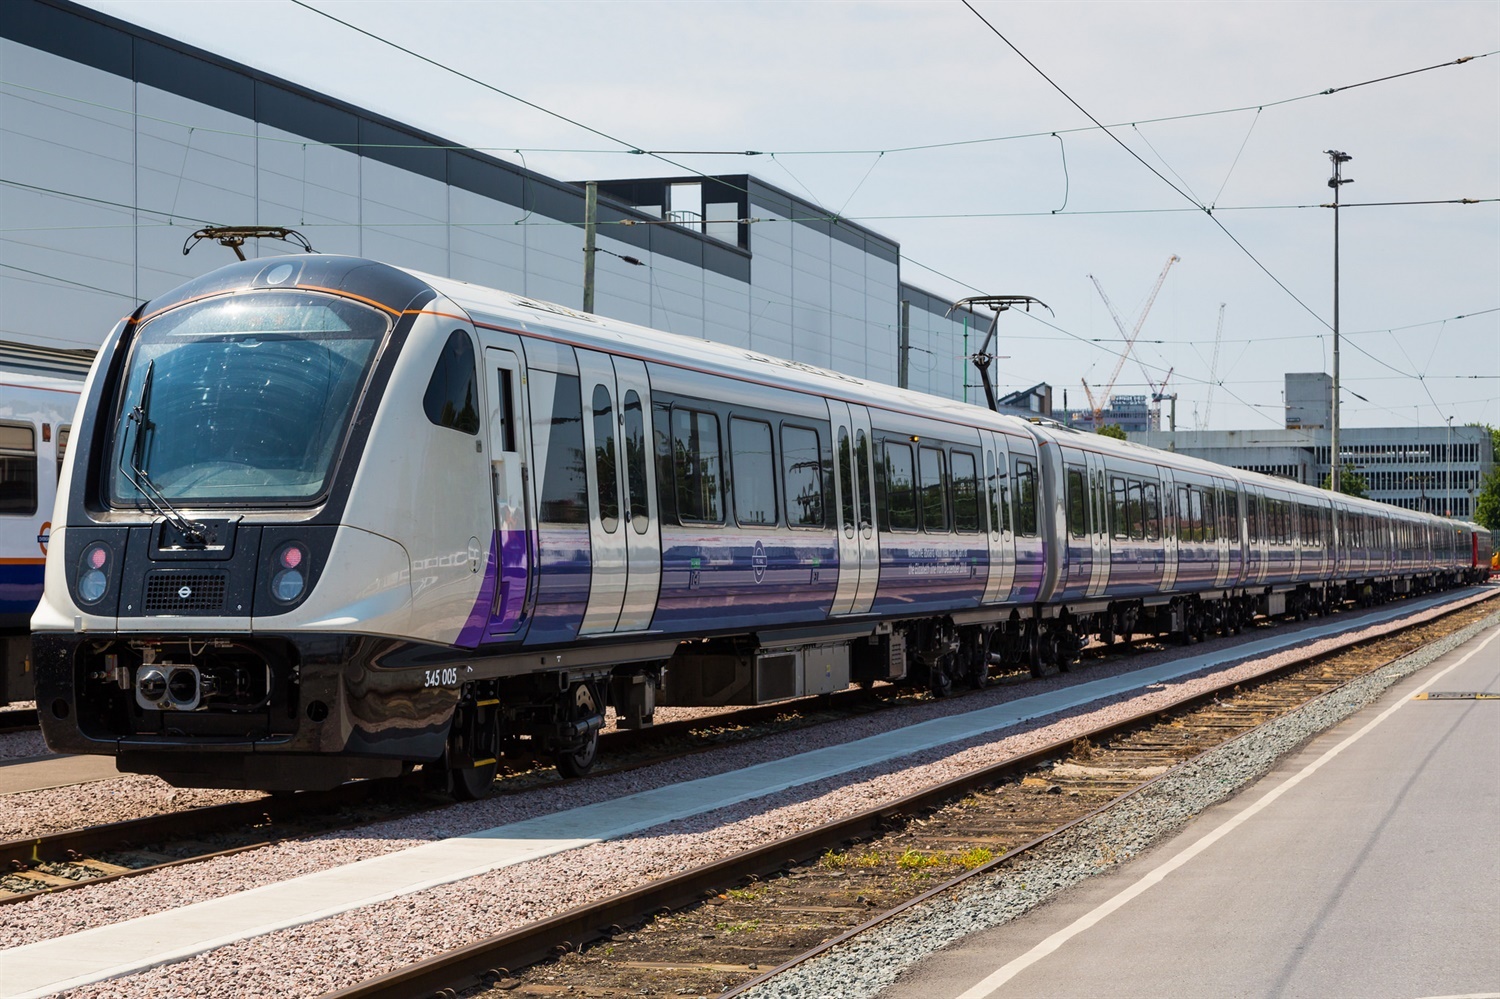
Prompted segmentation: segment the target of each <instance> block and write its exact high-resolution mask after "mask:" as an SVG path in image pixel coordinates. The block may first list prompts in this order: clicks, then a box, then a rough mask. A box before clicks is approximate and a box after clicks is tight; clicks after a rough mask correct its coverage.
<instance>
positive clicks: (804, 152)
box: [0, 0, 1500, 193]
mask: <svg viewBox="0 0 1500 999" xmlns="http://www.w3.org/2000/svg"><path fill="white" fill-rule="evenodd" d="M293 2H294V3H297V4H298V5H299V6H302V7H306V8H307V9H308V10H311V11H314V12H315V13H318V14H322V15H323V16H324V17H327V18H329V19H330V20H335V21H338V20H339V19H338V18H336V17H334V16H333V15H331V14H326V13H324V12H323V11H320V10H318V9H317V8H316V7H312V6H310V5H308V4H306V3H302V2H301V0H293ZM339 23H340V24H345V25H346V26H347V27H353V26H352V25H348V24H347V22H344V21H339ZM354 30H356V31H362V33H364V34H366V35H369V37H371V38H377V39H378V40H380V41H382V42H383V41H385V40H384V39H379V38H378V36H376V35H373V34H371V33H370V32H365V31H363V30H362V29H359V28H354ZM387 44H394V43H389V42H388V43H387ZM397 47H398V48H399V46H397ZM403 51H405V50H403ZM1493 55H1500V49H1495V50H1492V51H1489V52H1481V53H1478V54H1477V55H1472V56H1461V57H1460V58H1457V59H1450V60H1449V61H1447V62H1440V63H1436V64H1434V65H1431V66H1423V67H1421V68H1419V69H1411V70H1406V71H1403V72H1400V73H1392V74H1388V75H1386V76H1381V77H1376V78H1375V79H1373V80H1363V81H1360V82H1359V83H1350V84H1345V85H1344V86H1340V87H1328V88H1326V89H1323V90H1318V91H1314V92H1312V93H1308V94H1299V95H1297V96H1296V97H1286V98H1282V99H1280V100H1274V101H1263V102H1261V103H1259V104H1245V105H1240V106H1237V107H1231V108H1219V109H1216V110H1213V111H1191V112H1185V113H1183V114H1174V115H1161V116H1158V117H1155V118H1139V119H1136V120H1134V121H1119V122H1112V123H1111V124H1109V125H1079V126H1076V127H1074V128H1055V129H1043V130H1041V131H1036V132H1017V133H1014V134H1011V135H994V136H985V137H981V138H975V139H953V140H950V141H946V142H929V143H921V144H917V145H911V146H892V147H890V148H887V149H875V148H870V149H864V148H855V149H778V150H764V149H640V148H637V147H635V146H632V145H630V144H629V143H622V145H623V146H624V147H625V148H618V149H586V148H570V147H542V146H538V147H527V148H526V150H525V151H526V152H531V153H561V154H568V155H578V154H598V155H611V156H613V155H625V156H658V157H660V156H746V157H755V156H777V155H779V156H870V155H875V154H890V153H910V152H926V151H930V150H935V149H951V148H957V147H962V146H973V145H983V144H987V143H995V142H1013V141H1017V140H1021V139H1038V138H1043V137H1045V136H1049V135H1050V136H1060V135H1072V134H1078V133H1083V132H1094V131H1098V130H1099V129H1101V128H1103V129H1110V128H1124V127H1126V126H1130V127H1136V126H1139V125H1157V124H1163V123H1167V122H1174V121H1191V120H1193V119H1197V118H1213V117H1219V116H1222V115H1230V114H1243V113H1244V112H1246V111H1254V112H1256V117H1257V119H1258V118H1259V115H1260V112H1262V111H1264V110H1265V109H1267V108H1275V107H1281V106H1282V105H1286V104H1294V103H1296V102H1298V101H1305V100H1310V99H1312V98H1314V97H1326V96H1329V95H1332V94H1337V93H1342V92H1343V91H1345V90H1353V89H1355V88H1358V87H1367V86H1370V85H1371V84H1375V83H1384V82H1386V81H1389V80H1399V79H1401V78H1402V77H1406V76H1413V75H1415V74H1418V73H1427V72H1430V71H1432V70H1436V69H1446V68H1448V67H1450V66H1462V65H1464V64H1465V63H1469V62H1473V61H1474V60H1476V59H1485V58H1488V57H1489V56H1493ZM419 58H421V57H419ZM427 61H428V62H431V63H433V64H434V65H436V66H438V67H439V68H442V69H449V68H450V67H447V66H444V65H442V64H441V63H437V62H435V61H434V60H427ZM459 75H463V74H459ZM466 78H467V77H466ZM469 79H472V78H469ZM482 85H483V84H482ZM0 86H6V87H12V88H15V89H17V90H27V91H30V92H32V93H36V94H42V95H43V96H46V97H52V98H56V99H58V100H66V101H71V102H74V103H77V104H81V105H83V106H85V107H93V108H98V109H101V110H105V111H115V112H118V113H120V114H129V115H134V116H137V117H140V118H144V119H146V120H148V121H157V122H161V123H163V124H168V125H181V126H183V127H188V126H187V125H186V123H184V122H180V121H176V120H174V119H170V118H162V117H158V116H153V115H147V114H145V113H143V112H139V111H136V110H132V109H127V108H121V107H115V106H113V105H110V104H104V103H101V102H97V101H88V100H84V99H82V98H79V97H73V96H70V95H67V94H60V93H56V92H53V91H48V90H43V89H41V88H37V87H30V86H27V85H25V84H21V83H16V82H14V81H10V80H0ZM490 89H497V88H493V87H491V88H490ZM498 92H500V93H504V95H505V96H507V97H510V96H512V95H510V94H508V93H505V92H503V91H498ZM515 99H516V100H522V99H521V98H515ZM531 106H532V107H536V108H537V109H538V110H543V111H546V109H545V108H541V107H540V106H539V105H531ZM547 113H548V114H552V113H553V112H550V111H547ZM558 117H562V116H560V115H559V116H558ZM563 120H565V121H570V123H571V120H570V119H567V118H565V117H564V118H563ZM196 127H198V128H199V129H200V130H201V131H204V132H208V133H212V134H216V135H230V136H239V137H243V138H252V139H256V140H258V141H262V142H284V143H288V144H292V145H297V144H302V145H307V144H308V143H305V142H303V141H302V140H299V139H292V138H283V137H280V136H274V135H262V134H259V133H255V132H244V131H239V130H235V129H221V128H208V127H204V126H201V125H200V126H196ZM581 127H583V128H588V126H581ZM1251 127H1252V128H1253V127H1254V126H1253V125H1252V126H1251ZM590 131H593V130H592V129H590ZM596 134H600V135H604V133H596ZM604 137H605V138H609V139H611V141H615V142H620V141H621V140H618V139H614V138H613V137H612V136H607V135H604ZM311 145H314V146H327V147H331V148H345V149H348V148H357V147H363V148H367V149H379V148H404V147H402V146H401V144H399V143H361V142H318V143H311ZM435 148H439V149H453V150H465V151H468V150H472V151H474V152H488V153H498V152H517V153H519V152H521V151H522V150H519V149H515V148H514V147H511V146H464V145H453V146H438V147H435ZM1231 169H1232V168H1231ZM1221 193H1222V191H1221Z"/></svg>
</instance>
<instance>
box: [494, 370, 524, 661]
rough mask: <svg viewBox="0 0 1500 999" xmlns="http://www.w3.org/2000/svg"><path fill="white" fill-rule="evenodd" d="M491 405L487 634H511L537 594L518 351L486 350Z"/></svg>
mask: <svg viewBox="0 0 1500 999" xmlns="http://www.w3.org/2000/svg"><path fill="white" fill-rule="evenodd" d="M484 359H485V381H486V382H487V383H488V392H489V407H490V421H489V428H490V488H491V490H492V491H493V494H494V501H495V544H494V547H495V558H496V561H497V562H498V565H497V566H496V570H495V592H494V599H493V601H492V602H491V606H490V621H489V624H488V627H487V629H486V633H487V635H490V636H498V635H510V634H514V633H515V632H516V631H518V630H519V629H520V627H521V625H522V623H523V622H524V621H525V620H526V619H527V618H528V617H530V615H531V603H532V600H533V599H534V597H535V576H536V574H535V573H534V572H532V571H531V567H532V565H533V564H534V560H533V557H532V555H533V553H532V550H531V547H532V539H533V537H534V532H533V531H532V525H533V523H534V521H533V515H532V508H531V495H530V492H531V482H530V477H529V474H528V470H527V467H526V456H527V455H529V454H531V429H530V427H529V426H528V425H527V422H526V420H525V418H524V417H523V415H522V414H524V413H526V412H527V408H526V375H525V371H526V369H525V368H524V367H523V366H522V364H521V361H520V357H519V356H518V354H517V352H516V351H514V350H503V349H500V348H496V347H488V348H486V349H485V352H484Z"/></svg>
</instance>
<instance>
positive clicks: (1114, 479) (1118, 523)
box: [1109, 475, 1130, 538]
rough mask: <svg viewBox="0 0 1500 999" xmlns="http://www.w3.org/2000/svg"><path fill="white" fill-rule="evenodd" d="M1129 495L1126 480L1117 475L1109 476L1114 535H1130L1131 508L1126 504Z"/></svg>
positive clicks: (1110, 509) (1110, 508) (1126, 536)
mask: <svg viewBox="0 0 1500 999" xmlns="http://www.w3.org/2000/svg"><path fill="white" fill-rule="evenodd" d="M1128 495H1129V487H1128V486H1127V485H1126V483H1125V480H1124V479H1122V478H1120V477H1119V476H1117V475H1112V476H1110V477H1109V513H1110V524H1111V526H1112V527H1113V528H1114V531H1113V533H1114V536H1115V537H1117V538H1129V537H1130V510H1129V509H1128V507H1127V506H1126V498H1127V496H1128Z"/></svg>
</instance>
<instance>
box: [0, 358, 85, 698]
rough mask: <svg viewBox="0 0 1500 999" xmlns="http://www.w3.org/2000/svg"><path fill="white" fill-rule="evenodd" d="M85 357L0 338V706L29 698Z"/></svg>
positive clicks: (32, 693)
mask: <svg viewBox="0 0 1500 999" xmlns="http://www.w3.org/2000/svg"><path fill="white" fill-rule="evenodd" d="M86 370H87V361H86V360H84V357H83V354H82V353H80V352H77V351H57V350H47V349H43V348H36V347H28V346H23V345H21V344H13V343H0V705H4V704H10V703H12V702H15V701H29V700H31V699H32V697H33V696H34V688H33V684H32V677H31V644H30V640H29V638H28V634H29V625H30V623H31V614H32V612H33V611H35V610H36V605H37V601H38V600H40V599H41V597H42V569H43V565H44V564H45V562H46V554H47V545H48V544H49V542H50V540H51V532H52V508H53V505H54V501H55V500H56V497H57V483H58V479H59V477H60V476H61V474H62V466H63V456H64V455H65V454H66V452H67V448H68V435H69V432H70V428H71V425H72V422H73V411H74V410H75V409H76V408H77V407H78V393H79V390H80V389H81V388H82V386H83V375H84V372H85V371H86Z"/></svg>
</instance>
